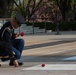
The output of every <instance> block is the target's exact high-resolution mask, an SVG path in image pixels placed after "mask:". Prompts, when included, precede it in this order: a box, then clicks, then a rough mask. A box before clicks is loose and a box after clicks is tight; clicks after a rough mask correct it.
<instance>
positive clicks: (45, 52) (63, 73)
mask: <svg viewBox="0 0 76 75" xmlns="http://www.w3.org/2000/svg"><path fill="white" fill-rule="evenodd" d="M55 33H56V32H51V33H45V34H44V33H43V34H42V33H41V34H29V35H25V36H24V37H19V38H23V39H24V40H25V47H24V51H23V53H22V57H21V59H20V60H19V61H23V62H24V65H23V66H20V67H18V68H16V67H10V66H9V65H8V64H9V61H7V62H0V63H1V64H2V66H1V67H0V75H42V74H43V75H72V74H73V75H75V74H76V34H75V31H74V32H60V33H61V34H60V35H55ZM42 64H45V66H44V67H42Z"/></svg>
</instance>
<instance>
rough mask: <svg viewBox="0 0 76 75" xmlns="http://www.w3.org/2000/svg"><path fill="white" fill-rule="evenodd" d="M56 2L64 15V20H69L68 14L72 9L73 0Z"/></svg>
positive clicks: (57, 0) (58, 0)
mask: <svg viewBox="0 0 76 75" xmlns="http://www.w3.org/2000/svg"><path fill="white" fill-rule="evenodd" d="M55 1H56V3H57V5H58V7H59V9H60V11H61V13H62V17H63V20H64V21H65V20H66V18H67V14H68V13H69V12H70V11H71V9H72V6H71V4H72V2H73V0H55Z"/></svg>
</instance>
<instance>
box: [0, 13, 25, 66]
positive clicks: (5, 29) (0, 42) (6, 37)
mask: <svg viewBox="0 0 76 75" xmlns="http://www.w3.org/2000/svg"><path fill="white" fill-rule="evenodd" d="M23 23H25V19H24V17H23V16H22V15H21V13H17V14H16V15H15V17H14V18H13V19H12V20H11V21H8V22H6V23H5V24H4V25H3V26H2V28H1V30H0V56H3V57H4V56H6V55H8V56H9V57H8V58H1V60H2V61H6V60H10V62H9V66H15V67H18V66H20V65H23V63H22V62H19V61H17V59H20V58H21V54H22V51H23V48H24V40H23V39H19V38H16V37H17V36H18V34H15V33H14V29H17V28H19V27H20V26H21V24H23Z"/></svg>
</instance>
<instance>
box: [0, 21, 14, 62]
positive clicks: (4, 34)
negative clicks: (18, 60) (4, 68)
mask: <svg viewBox="0 0 76 75" xmlns="http://www.w3.org/2000/svg"><path fill="white" fill-rule="evenodd" d="M13 39H14V29H13V27H12V25H11V22H6V23H5V24H4V25H3V26H2V28H1V30H0V41H1V42H4V50H5V52H7V54H8V55H9V57H10V60H12V61H14V60H15V57H14V54H13V52H12V50H11V49H12V46H11V40H13Z"/></svg>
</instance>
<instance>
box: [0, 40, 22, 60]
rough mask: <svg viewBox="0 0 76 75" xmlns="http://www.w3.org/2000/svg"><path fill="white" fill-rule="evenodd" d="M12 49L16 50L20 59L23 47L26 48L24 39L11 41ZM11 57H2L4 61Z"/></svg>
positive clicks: (17, 57) (16, 55)
mask: <svg viewBox="0 0 76 75" xmlns="http://www.w3.org/2000/svg"><path fill="white" fill-rule="evenodd" d="M11 45H12V51H13V52H15V58H16V59H20V57H21V54H22V51H23V48H24V40H23V39H14V40H12V41H11ZM8 59H9V58H7V59H6V58H2V59H1V60H2V61H6V60H8Z"/></svg>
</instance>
